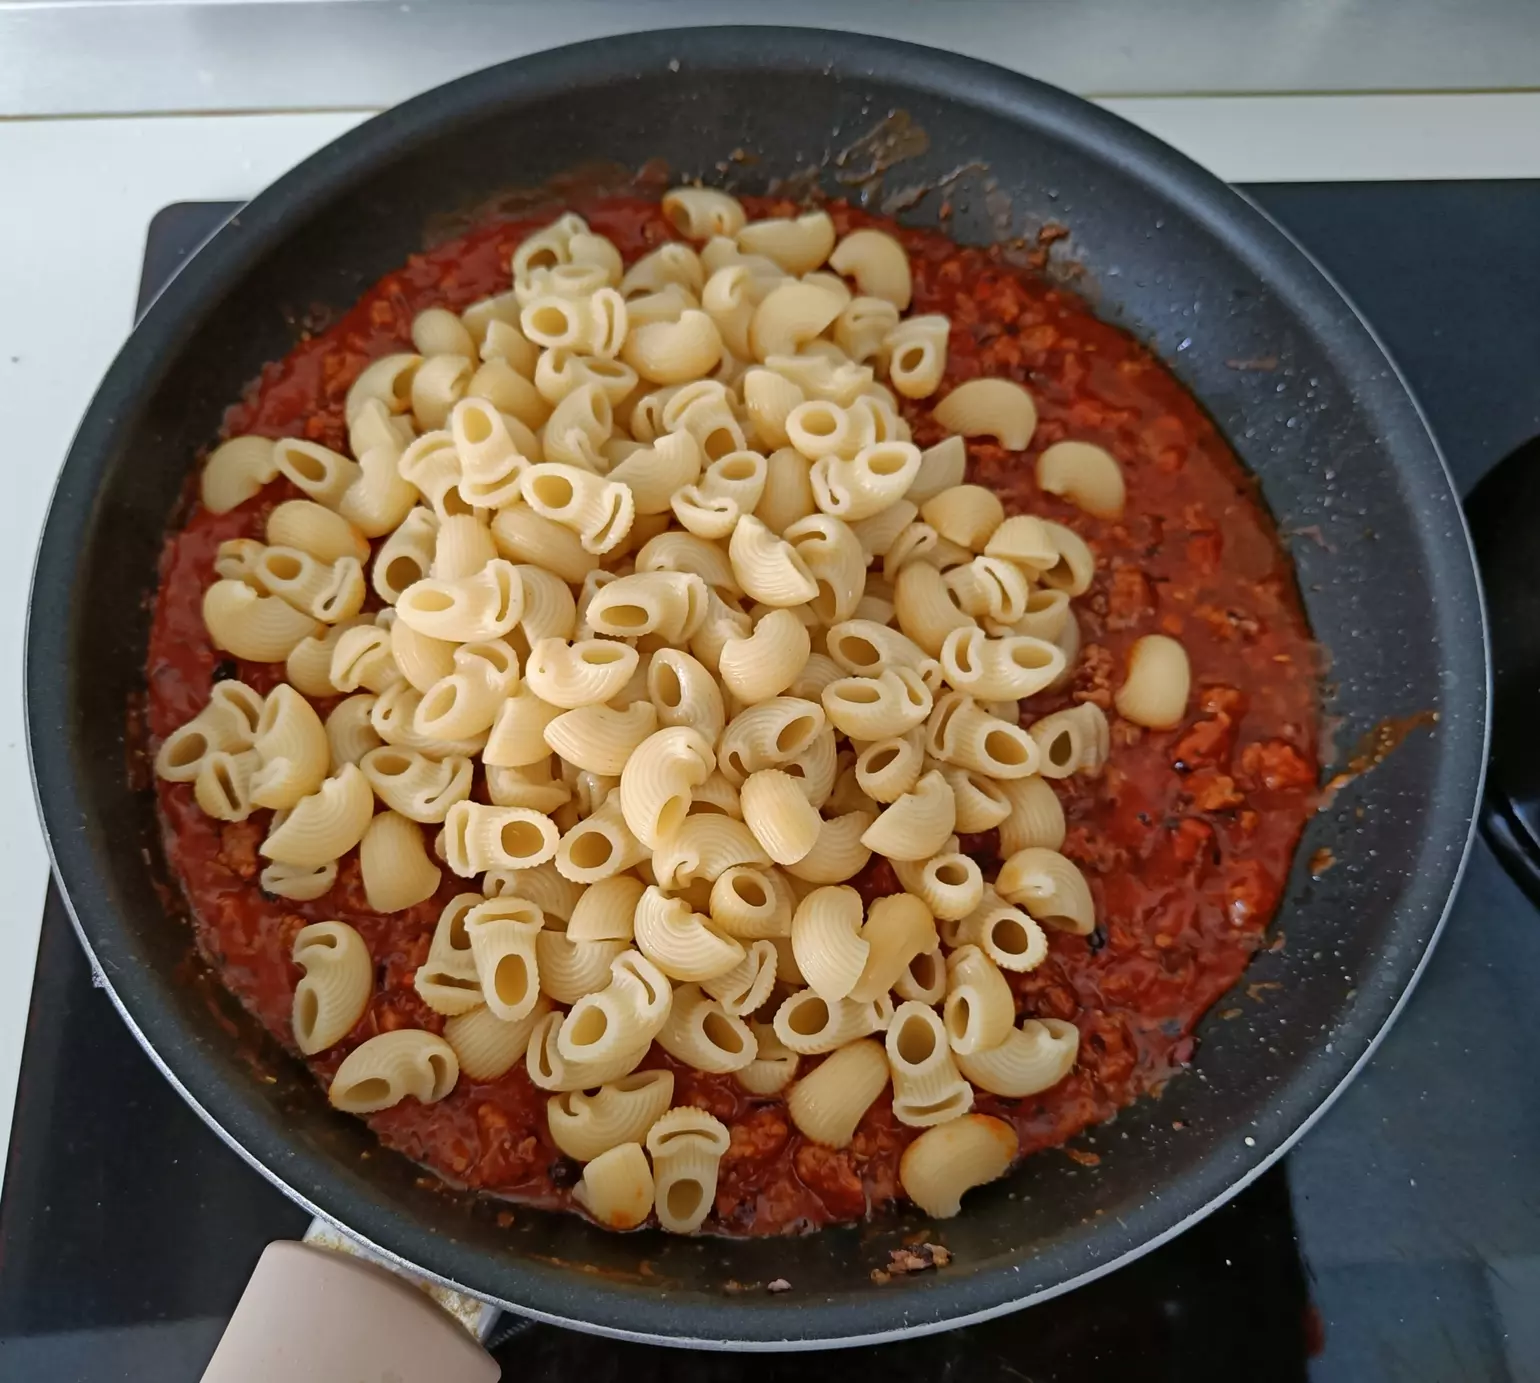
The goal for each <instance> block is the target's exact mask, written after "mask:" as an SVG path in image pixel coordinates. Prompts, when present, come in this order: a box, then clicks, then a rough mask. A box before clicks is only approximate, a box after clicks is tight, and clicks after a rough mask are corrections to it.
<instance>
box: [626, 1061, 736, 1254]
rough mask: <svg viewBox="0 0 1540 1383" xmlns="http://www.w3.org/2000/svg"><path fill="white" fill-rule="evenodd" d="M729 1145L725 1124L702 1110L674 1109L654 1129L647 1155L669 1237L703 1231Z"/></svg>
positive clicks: (657, 1204) (661, 1222) (662, 1222)
mask: <svg viewBox="0 0 1540 1383" xmlns="http://www.w3.org/2000/svg"><path fill="white" fill-rule="evenodd" d="M749 1038H750V1041H752V1039H753V1035H752V1034H750V1035H749ZM731 1141H732V1140H731V1136H730V1135H729V1133H728V1131H727V1126H726V1125H725V1124H724V1123H722V1121H721V1120H720V1119H717V1118H715V1117H713V1116H712V1115H710V1114H707V1113H706V1111H705V1110H703V1109H693V1108H689V1107H681V1108H678V1109H671V1110H669V1111H668V1113H667V1114H665V1115H664V1116H663V1117H662V1118H661V1119H659V1120H658V1122H657V1123H655V1124H654V1125H653V1126H652V1128H651V1129H650V1130H649V1131H648V1133H647V1151H648V1153H649V1154H651V1156H652V1171H653V1177H654V1179H655V1181H656V1183H657V1193H656V1201H655V1205H654V1209H655V1211H656V1214H657V1217H658V1226H659V1228H661V1229H664V1230H666V1231H667V1232H669V1233H670V1234H692V1233H694V1231H695V1230H697V1229H699V1228H700V1226H701V1223H702V1221H704V1220H705V1218H706V1216H707V1215H708V1214H710V1213H711V1208H712V1205H713V1204H714V1203H715V1201H716V1193H717V1171H718V1167H719V1165H720V1163H721V1161H722V1155H723V1154H724V1153H725V1152H726V1151H727V1149H728V1147H729V1146H730V1144H731Z"/></svg>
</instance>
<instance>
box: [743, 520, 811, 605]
mask: <svg viewBox="0 0 1540 1383" xmlns="http://www.w3.org/2000/svg"><path fill="white" fill-rule="evenodd" d="M727 553H728V558H729V560H730V561H731V562H732V569H733V577H734V579H735V580H736V582H737V583H738V585H739V586H740V587H741V588H742V590H743V591H744V592H745V593H746V594H747V595H748V596H749V597H750V598H751V599H753V600H758V601H761V602H762V603H763V604H766V605H774V606H781V607H784V606H791V605H802V604H804V603H806V602H807V601H810V600H812V599H813V597H814V596H816V595H817V594H818V583H817V581H816V580H814V578H813V574H812V572H811V571H809V570H808V566H807V563H806V561H805V560H804V559H803V558H802V557H801V556H800V555H799V554H798V552H797V550H796V549H795V548H794V547H793V546H792V545H791V544H790V543H789V542H787V541H785V540H784V539H782V538H778V537H776V535H775V534H774V533H772V532H771V531H770V530H769V529H768V528H767V527H766V526H765V525H764V524H763V523H762V522H761V521H760V520H759V519H758V518H756V517H755V516H754V515H753V514H745V515H744V516H743V517H742V518H741V519H739V520H738V524H737V526H736V527H735V528H734V529H733V534H732V538H731V539H730V540H729V542H728V548H727Z"/></svg>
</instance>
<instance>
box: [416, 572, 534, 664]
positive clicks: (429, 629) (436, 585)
mask: <svg viewBox="0 0 1540 1383" xmlns="http://www.w3.org/2000/svg"><path fill="white" fill-rule="evenodd" d="M523 612H524V588H523V586H522V584H521V583H520V580H519V571H518V568H517V567H515V566H514V565H513V563H512V562H509V561H505V560H504V559H503V558H501V557H499V558H494V559H493V560H492V561H491V562H488V563H487V565H486V566H485V567H483V568H482V569H481V570H480V571H479V572H477V573H476V574H475V575H474V576H466V577H461V578H460V579H459V580H456V581H436V580H434V579H432V578H431V577H430V578H427V579H425V580H422V581H418V582H416V583H414V584H413V585H411V586H409V587H407V589H406V590H404V591H402V592H401V596H400V598H399V599H398V600H397V601H396V614H397V617H398V618H400V619H403V620H405V621H406V622H407V623H408V624H409V625H411V626H412V628H413V629H415V630H416V631H417V632H418V633H419V634H426V635H427V636H428V637H429V638H434V639H445V640H448V641H450V642H454V643H465V642H468V641H470V640H479V639H499V638H501V637H502V636H503V635H504V634H506V633H508V632H509V631H510V630H511V629H512V628H513V627H514V625H516V624H517V623H518V622H519V617H520V616H521V615H522V614H523Z"/></svg>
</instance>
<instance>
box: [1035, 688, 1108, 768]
mask: <svg viewBox="0 0 1540 1383" xmlns="http://www.w3.org/2000/svg"><path fill="white" fill-rule="evenodd" d="M1028 732H1029V733H1030V735H1031V736H1032V741H1033V743H1034V744H1035V745H1037V748H1038V772H1039V773H1041V774H1042V776H1043V777H1044V778H1068V777H1069V776H1070V775H1071V774H1072V773H1085V774H1088V775H1095V774H1097V773H1100V772H1101V770H1102V766H1103V765H1104V764H1105V763H1106V762H1107V754H1108V751H1109V749H1110V748H1111V731H1110V730H1109V728H1108V726H1107V715H1106V712H1105V711H1103V710H1102V708H1101V707H1100V706H1097V705H1096V704H1094V703H1093V702H1090V701H1086V702H1082V703H1081V704H1080V705H1078V706H1071V707H1069V708H1068V709H1066V710H1063V711H1055V712H1054V713H1053V714H1052V715H1046V716H1043V717H1042V718H1041V719H1039V720H1035V721H1033V722H1032V724H1031V725H1030V726H1029V727H1028Z"/></svg>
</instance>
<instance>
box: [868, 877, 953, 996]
mask: <svg viewBox="0 0 1540 1383" xmlns="http://www.w3.org/2000/svg"><path fill="white" fill-rule="evenodd" d="M861 939H862V940H863V941H864V942H866V944H867V947H868V950H867V955H866V964H865V965H864V966H863V967H862V970H861V974H860V977H859V978H858V979H857V980H856V983H855V987H854V988H853V989H852V990H851V991H850V995H849V997H850V998H852V999H854V1000H856V1001H857V1002H858V1003H870V1002H873V1001H875V1000H878V999H881V998H882V997H883V996H884V995H885V994H886V993H887V992H888V991H889V990H890V989H892V988H893V986H894V985H895V984H897V983H898V981H899V979H900V977H901V976H903V975H904V973H905V972H906V971H907V970H908V969H909V966H910V964H911V963H912V962H913V960H914V959H915V957H916V956H920V955H924V954H926V953H928V952H930V951H933V950H934V949H935V948H936V922H935V918H933V917H932V916H931V913H930V909H929V908H927V907H926V906H925V904H924V903H923V902H922V901H921V900H920V899H919V898H916V897H913V896H911V895H910V894H907V893H892V894H888V895H887V896H886V897H883V898H877V899H874V900H873V902H872V905H871V907H870V908H868V909H867V914H866V925H865V927H863V928H862V929H861Z"/></svg>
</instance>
